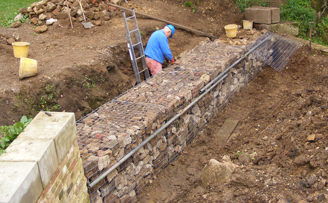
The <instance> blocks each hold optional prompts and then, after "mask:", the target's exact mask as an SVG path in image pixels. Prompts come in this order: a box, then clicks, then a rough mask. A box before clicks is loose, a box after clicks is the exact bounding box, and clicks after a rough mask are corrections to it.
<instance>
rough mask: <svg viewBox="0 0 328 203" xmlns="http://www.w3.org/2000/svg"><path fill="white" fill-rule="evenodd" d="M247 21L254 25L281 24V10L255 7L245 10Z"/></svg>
mask: <svg viewBox="0 0 328 203" xmlns="http://www.w3.org/2000/svg"><path fill="white" fill-rule="evenodd" d="M245 18H246V20H252V21H253V22H254V23H264V24H272V23H279V22H280V9H279V8H275V7H261V6H254V7H250V8H246V9H245Z"/></svg>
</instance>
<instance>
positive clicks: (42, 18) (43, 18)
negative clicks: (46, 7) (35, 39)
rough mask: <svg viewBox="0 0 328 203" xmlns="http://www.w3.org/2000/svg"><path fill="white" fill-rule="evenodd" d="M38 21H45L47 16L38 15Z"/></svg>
mask: <svg viewBox="0 0 328 203" xmlns="http://www.w3.org/2000/svg"><path fill="white" fill-rule="evenodd" d="M39 19H40V20H45V19H47V15H45V14H43V13H41V14H40V15H39Z"/></svg>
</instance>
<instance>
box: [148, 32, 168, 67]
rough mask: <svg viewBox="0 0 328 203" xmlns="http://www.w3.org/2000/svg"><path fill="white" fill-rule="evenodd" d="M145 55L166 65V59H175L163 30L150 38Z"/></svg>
mask: <svg viewBox="0 0 328 203" xmlns="http://www.w3.org/2000/svg"><path fill="white" fill-rule="evenodd" d="M145 55H146V56H147V57H148V58H151V59H154V60H155V61H158V62H160V63H164V60H165V57H166V58H167V59H169V60H172V59H173V56H172V53H171V49H170V47H169V42H168V39H167V37H166V35H165V33H164V31H163V30H157V31H155V32H154V33H153V34H152V35H151V36H150V38H149V40H148V43H147V47H146V50H145Z"/></svg>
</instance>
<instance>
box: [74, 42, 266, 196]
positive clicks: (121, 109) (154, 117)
mask: <svg viewBox="0 0 328 203" xmlns="http://www.w3.org/2000/svg"><path fill="white" fill-rule="evenodd" d="M244 48H245V47H236V46H231V45H227V44H222V43H221V42H220V40H216V41H214V42H210V41H205V42H203V43H202V44H200V45H199V46H198V47H196V48H195V49H194V50H192V51H190V52H188V53H185V54H182V56H181V63H180V64H179V67H176V66H175V67H169V68H166V69H164V70H163V71H161V72H160V73H158V74H156V75H155V76H154V77H152V78H150V79H149V80H147V81H144V82H142V83H141V84H139V85H137V86H136V87H134V88H132V89H130V90H128V91H127V92H126V93H125V94H123V95H120V96H119V97H117V98H116V99H114V100H112V101H110V102H108V103H106V104H104V105H103V106H101V107H100V108H99V109H97V110H95V111H94V112H92V113H90V114H89V115H87V116H86V117H84V118H82V119H81V120H80V121H79V122H78V124H77V131H78V142H79V147H80V151H81V156H82V159H83V166H84V170H85V175H86V177H87V179H88V181H89V183H91V182H93V181H94V180H95V179H96V178H97V177H99V176H100V175H101V174H103V173H104V172H106V171H107V170H108V169H109V168H110V167H111V166H113V165H114V164H115V163H116V162H118V161H119V160H120V159H121V158H122V157H124V156H125V155H126V154H128V153H130V152H131V151H132V150H133V149H135V148H136V147H137V146H138V145H139V144H140V143H142V142H143V141H144V140H145V139H146V138H148V137H149V136H150V135H152V134H154V132H155V131H156V130H158V129H159V128H160V127H161V126H163V125H164V124H165V123H166V122H167V121H169V120H170V119H171V118H172V117H174V116H175V115H176V114H177V113H179V112H181V110H182V109H184V108H185V107H186V106H188V105H189V104H190V103H191V102H192V101H193V100H194V99H196V98H198V96H199V95H200V94H201V93H200V90H201V89H202V88H203V87H204V86H205V85H206V84H207V83H209V81H210V80H212V79H214V78H215V77H216V76H217V75H219V74H220V73H221V72H223V71H224V70H225V69H227V68H228V67H229V66H230V65H231V64H232V63H234V62H235V61H236V60H237V59H238V58H240V57H242V55H243V54H244V51H245V50H244ZM263 66H264V65H263V64H262V63H261V62H259V61H257V60H256V59H255V58H254V56H252V57H248V58H247V59H246V60H245V61H242V62H240V63H239V64H238V65H236V66H235V67H234V68H232V69H231V71H230V72H229V73H228V76H227V77H226V78H225V79H224V80H223V81H222V83H220V84H219V85H217V86H216V87H215V88H214V89H213V90H212V91H211V92H209V93H208V94H206V95H205V96H204V97H203V98H202V99H200V100H199V101H198V102H197V103H196V104H195V105H193V106H192V107H191V108H190V109H189V110H188V111H186V112H185V113H184V114H183V115H180V116H179V117H178V118H177V119H176V120H175V121H174V122H172V124H171V125H169V126H168V127H167V128H165V129H164V130H163V131H161V132H159V133H158V135H156V136H155V137H154V138H153V139H151V140H150V141H149V142H148V143H147V144H145V145H144V146H143V147H141V148H140V149H139V150H138V151H136V152H135V153H134V154H133V155H132V156H131V157H129V158H128V159H127V160H126V161H124V162H123V163H122V164H121V165H120V166H119V167H117V168H116V169H115V170H113V171H112V172H111V173H109V174H108V175H107V176H106V178H103V179H102V180H100V182H99V183H97V184H96V185H95V186H94V187H92V188H89V193H90V196H91V202H120V201H121V202H125V201H132V202H133V201H135V200H136V197H135V196H136V194H137V193H138V192H139V191H140V190H141V189H142V187H143V186H144V185H145V184H148V183H149V182H150V181H151V179H152V178H153V177H154V176H156V175H157V174H158V173H159V172H160V171H161V170H162V169H163V168H164V167H166V166H167V165H168V163H170V162H171V161H173V160H175V159H176V158H177V157H178V156H179V155H180V153H181V151H182V150H183V149H184V148H185V147H186V146H187V145H188V144H189V143H190V142H191V141H192V139H193V138H194V137H195V136H197V135H198V134H200V133H202V130H203V128H204V126H205V125H206V123H208V122H210V120H211V118H212V117H213V116H214V115H215V114H216V113H217V112H218V111H219V110H220V109H222V108H223V107H224V106H225V105H226V104H227V103H228V102H229V100H230V98H231V97H232V96H233V95H234V94H235V93H237V92H238V91H240V89H241V88H242V87H243V86H244V85H245V84H246V83H247V82H249V81H250V80H251V79H252V78H254V77H255V76H256V74H257V73H258V72H259V71H261V70H262V68H263Z"/></svg>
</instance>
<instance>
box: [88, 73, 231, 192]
mask: <svg viewBox="0 0 328 203" xmlns="http://www.w3.org/2000/svg"><path fill="white" fill-rule="evenodd" d="M227 76H228V74H226V75H224V76H223V77H222V78H221V79H220V80H218V81H217V82H216V83H215V84H214V85H212V86H211V87H210V88H209V89H207V90H206V91H205V92H204V93H202V94H201V95H199V97H197V98H196V99H195V100H194V101H192V102H191V103H190V104H189V105H188V106H186V107H185V108H184V109H183V110H182V112H180V113H178V114H176V115H175V116H174V117H173V118H171V119H170V120H169V121H168V122H167V123H165V124H164V125H163V126H161V127H160V128H159V129H158V130H156V131H155V132H154V134H152V135H151V136H149V137H148V138H147V139H145V140H144V141H143V142H141V143H140V145H138V146H137V147H136V148H134V149H133V150H132V151H130V152H129V153H128V154H126V155H125V156H124V157H122V158H121V159H120V160H119V161H118V162H116V163H115V164H114V165H113V166H112V167H110V168H109V169H108V170H107V171H105V172H104V173H103V174H101V175H100V176H99V177H98V178H96V179H95V180H94V181H93V182H92V183H90V184H89V187H90V188H92V187H94V186H95V185H97V183H99V181H101V180H102V179H104V178H105V177H106V176H107V175H108V174H109V173H111V172H112V171H113V170H115V169H116V168H117V167H118V166H119V165H121V164H122V163H123V162H124V161H126V160H127V159H128V158H130V157H131V156H132V155H133V154H134V153H136V152H137V151H138V150H139V149H140V148H141V147H143V146H144V145H145V144H147V143H148V142H149V141H150V140H151V139H153V138H154V137H155V136H156V135H158V134H159V133H160V132H162V131H163V130H164V129H166V128H167V127H168V126H169V125H171V124H172V123H173V122H174V121H175V120H176V119H178V118H179V117H180V116H181V115H183V114H184V113H185V112H186V111H187V110H189V109H190V108H191V107H192V106H194V105H195V104H196V103H197V102H198V101H199V100H200V99H202V98H203V97H204V96H205V95H206V94H207V93H208V92H209V91H211V90H212V89H213V88H214V87H215V86H216V85H218V84H219V83H220V82H221V81H222V80H224V79H225V78H226V77H227Z"/></svg>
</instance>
